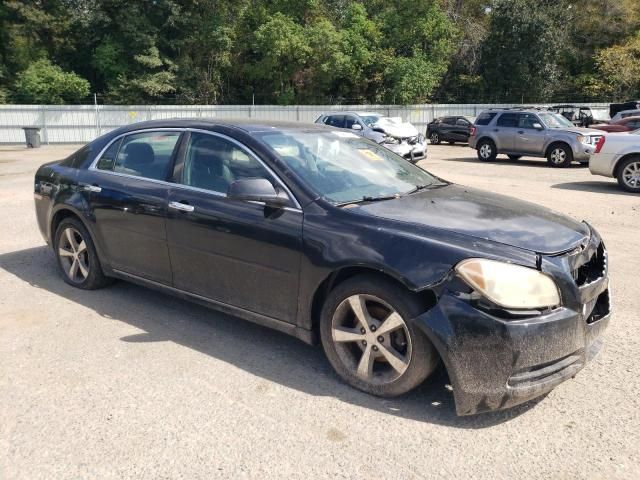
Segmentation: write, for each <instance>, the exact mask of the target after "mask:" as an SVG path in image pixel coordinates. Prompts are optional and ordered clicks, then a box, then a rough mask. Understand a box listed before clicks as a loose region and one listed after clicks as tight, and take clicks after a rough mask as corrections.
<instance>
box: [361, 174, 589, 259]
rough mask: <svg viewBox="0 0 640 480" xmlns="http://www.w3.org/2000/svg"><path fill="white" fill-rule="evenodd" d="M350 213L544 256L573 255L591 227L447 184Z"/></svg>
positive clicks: (520, 204)
mask: <svg viewBox="0 0 640 480" xmlns="http://www.w3.org/2000/svg"><path fill="white" fill-rule="evenodd" d="M351 211H352V212H354V213H356V212H358V213H360V214H365V215H371V216H375V217H379V218H385V219H389V220H395V221H400V222H407V223H411V224H416V225H420V226H425V227H429V228H434V229H440V230H449V231H452V232H456V233H460V234H464V235H469V236H471V237H476V238H481V239H484V240H489V241H493V242H499V243H502V244H506V245H511V246H513V247H517V248H522V249H526V250H529V251H532V252H536V253H541V254H555V253H560V252H564V251H568V250H571V249H573V248H575V247H576V246H578V245H579V244H580V243H581V242H583V241H584V240H585V238H588V237H589V235H590V230H589V227H588V226H587V224H585V223H580V222H577V221H575V220H573V219H571V218H569V217H566V216H564V215H561V214H559V213H556V212H554V211H552V210H549V209H547V208H544V207H540V206H538V205H534V204H532V203H529V202H524V201H521V200H516V199H514V198H511V197H506V196H503V195H497V194H494V193H491V192H486V191H482V190H476V189H472V188H468V187H463V186H459V185H453V184H448V185H446V186H443V187H437V188H432V189H426V190H423V191H421V192H417V193H414V194H411V195H406V196H403V197H399V198H397V199H393V200H386V201H379V202H371V203H363V204H359V208H354V209H352V210H351Z"/></svg>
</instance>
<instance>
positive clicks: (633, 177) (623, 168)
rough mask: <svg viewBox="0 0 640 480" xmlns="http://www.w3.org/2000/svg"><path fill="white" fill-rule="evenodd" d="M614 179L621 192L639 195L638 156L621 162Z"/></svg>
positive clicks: (639, 166)
mask: <svg viewBox="0 0 640 480" xmlns="http://www.w3.org/2000/svg"><path fill="white" fill-rule="evenodd" d="M616 178H617V179H618V185H620V187H622V189H623V190H626V191H627V192H632V193H640V155H634V156H632V157H629V158H627V159H625V160H623V161H622V163H620V165H619V166H618V173H617V175H616Z"/></svg>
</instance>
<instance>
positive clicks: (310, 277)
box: [35, 119, 610, 415]
mask: <svg viewBox="0 0 640 480" xmlns="http://www.w3.org/2000/svg"><path fill="white" fill-rule="evenodd" d="M35 207H36V216H37V222H38V226H39V228H40V231H41V232H42V235H43V236H44V238H45V240H46V241H47V243H49V245H51V246H52V247H53V253H54V255H55V258H56V262H57V265H58V267H59V269H60V273H61V275H62V277H63V279H64V280H65V281H66V282H67V283H69V284H70V285H72V286H74V287H77V288H80V289H87V290H88V289H95V288H99V287H102V286H105V285H107V284H108V283H109V281H110V279H112V278H118V279H121V280H126V281H130V282H133V283H137V284H140V285H144V286H147V287H150V288H154V289H158V290H160V291H163V292H166V293H169V294H172V295H177V296H179V297H182V298H185V299H189V300H193V301H195V302H198V303H200V304H203V305H206V306H209V307H212V308H214V309H218V310H222V311H224V312H228V313H230V314H233V315H235V316H237V317H240V318H243V319H246V320H250V321H253V322H256V323H259V324H261V325H265V326H268V327H271V328H275V329H277V330H280V331H282V332H285V333H288V334H291V335H294V336H295V337H297V338H299V339H301V340H303V341H305V342H309V343H314V342H315V341H316V340H317V339H318V338H319V340H320V341H321V342H322V345H323V347H324V350H325V352H326V354H327V357H328V359H329V361H330V363H331V365H332V366H333V367H334V368H335V370H336V372H337V373H338V375H339V376H340V377H342V378H343V379H344V380H345V381H346V382H347V383H349V384H350V385H352V386H354V387H355V388H358V389H361V390H363V391H365V392H369V393H372V394H375V395H381V396H395V395H399V394H402V393H404V392H407V391H409V390H411V389H412V388H414V387H416V386H417V385H418V384H420V383H421V382H422V381H423V380H424V379H425V378H427V377H428V376H429V375H430V374H431V372H432V371H433V370H434V368H435V367H436V365H437V364H438V362H439V361H440V360H442V361H443V362H444V366H445V368H446V370H447V372H448V375H449V377H450V380H451V385H452V387H453V393H454V397H455V404H456V409H457V412H458V413H459V414H462V415H464V414H472V413H477V412H481V411H485V410H495V409H500V408H506V407H510V406H512V405H515V404H518V403H521V402H524V401H526V400H529V399H531V398H533V397H537V396H539V395H543V394H544V393H546V392H548V391H550V390H551V389H553V388H554V387H555V386H557V385H558V384H560V383H561V382H563V381H564V380H566V379H569V378H572V377H573V376H574V375H576V373H577V372H578V371H579V370H581V369H582V368H583V367H584V365H585V363H586V362H587V360H589V359H591V358H592V357H593V355H595V354H596V353H597V352H598V350H599V348H600V346H601V344H602V340H601V334H602V332H603V331H604V329H605V328H606V326H607V324H608V322H609V320H610V305H609V293H608V285H609V275H608V270H607V265H608V263H607V260H606V259H607V251H606V249H605V246H604V243H603V242H602V240H601V238H600V236H599V235H598V233H597V232H596V230H595V229H594V228H593V227H591V226H590V225H588V224H587V223H585V222H577V221H574V220H572V219H570V218H568V217H565V216H563V215H560V214H557V213H554V212H552V211H550V210H547V209H545V208H542V207H538V206H536V205H533V204H530V203H527V202H523V201H519V200H516V199H512V198H508V197H504V196H500V195H496V194H493V193H490V192H483V191H480V190H475V189H472V188H468V187H462V186H458V185H454V184H451V183H448V182H446V181H444V180H442V179H439V178H437V177H435V176H433V175H430V174H429V173H427V172H426V171H424V170H422V169H420V168H418V167H416V166H414V165H412V164H411V163H409V162H407V161H405V160H403V159H402V158H401V157H399V156H398V155H396V154H394V153H393V152H391V151H389V150H388V149H386V148H383V147H381V146H380V145H379V144H377V143H375V142H372V141H370V140H367V139H364V138H362V137H359V136H357V135H355V134H353V133H351V132H345V131H340V130H337V129H335V128H328V127H325V126H321V125H305V124H299V123H278V122H267V123H259V122H257V121H241V122H230V121H229V122H227V121H217V122H216V121H206V120H180V119H173V120H157V121H149V122H143V123H138V124H133V125H128V126H126V127H122V128H120V129H118V130H115V131H112V132H110V133H108V134H106V135H103V136H101V137H99V138H98V139H96V140H94V141H93V142H91V143H90V144H88V145H87V146H85V147H83V148H82V149H80V150H79V151H78V152H76V153H74V154H72V155H71V156H69V157H68V158H67V159H65V160H62V161H54V162H50V163H47V164H45V165H43V166H42V167H40V168H39V169H38V171H37V173H36V175H35Z"/></svg>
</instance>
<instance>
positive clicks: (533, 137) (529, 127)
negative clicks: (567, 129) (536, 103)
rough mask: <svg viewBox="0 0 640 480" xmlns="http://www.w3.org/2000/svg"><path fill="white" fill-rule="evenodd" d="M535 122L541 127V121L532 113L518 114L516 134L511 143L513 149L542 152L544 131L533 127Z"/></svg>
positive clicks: (536, 153) (533, 153)
mask: <svg viewBox="0 0 640 480" xmlns="http://www.w3.org/2000/svg"><path fill="white" fill-rule="evenodd" d="M536 124H538V125H539V126H541V127H542V122H541V121H540V119H539V118H538V117H537V116H536V115H534V114H533V113H519V114H518V136H517V137H516V141H515V143H514V145H513V150H514V151H516V152H518V153H529V154H532V155H542V154H543V153H544V144H545V139H546V131H545V130H544V128H535V127H534V125H536Z"/></svg>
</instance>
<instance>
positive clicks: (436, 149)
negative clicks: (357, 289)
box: [0, 146, 640, 479]
mask: <svg viewBox="0 0 640 480" xmlns="http://www.w3.org/2000/svg"><path fill="white" fill-rule="evenodd" d="M75 148H76V147H73V146H49V147H43V148H41V149H39V150H29V151H28V150H26V149H24V148H22V147H8V146H4V147H1V146H0V200H1V202H2V213H1V214H0V292H1V293H0V478H2V479H13V478H21V479H38V478H43V479H51V478H132V477H134V478H154V479H155V478H186V479H198V478H212V477H221V478H234V479H235V478H245V477H247V478H305V479H312V478H320V477H346V478H402V479H405V478H438V479H441V478H471V477H473V478H487V479H497V478H521V479H524V478H536V479H539V478H554V479H568V478H571V479H573V478H593V479H605V478H606V479H614V478H620V479H633V478H640V414H639V413H638V412H639V411H640V380H639V378H640V375H639V373H640V368H639V367H640V345H639V342H638V339H639V338H640V333H639V332H640V329H639V324H638V322H640V319H639V318H638V313H637V312H638V310H639V307H640V295H639V294H638V288H639V287H640V282H639V281H638V274H639V273H640V256H639V255H638V251H639V248H638V242H639V241H640V229H639V227H640V196H637V195H636V196H634V195H632V194H627V193H624V192H622V191H621V190H619V189H618V187H617V184H616V183H615V181H613V180H611V179H605V178H602V177H592V176H591V175H590V174H589V171H588V169H585V168H582V167H579V166H575V167H573V168H569V169H563V170H557V169H551V168H547V167H546V162H544V161H543V160H541V159H530V160H529V159H523V160H519V161H518V162H510V161H507V160H506V159H504V160H502V161H499V162H496V163H493V164H481V163H479V162H478V161H477V160H476V158H475V152H474V151H472V150H470V149H469V148H468V147H466V146H431V147H430V150H429V158H428V159H427V160H424V161H422V162H421V165H422V166H423V167H424V168H426V169H428V170H430V171H431V172H433V173H435V174H437V175H439V176H441V177H444V178H446V179H448V180H451V181H454V182H457V183H462V184H466V185H470V186H475V187H479V188H485V189H488V190H492V191H495V192H498V193H503V194H507V195H512V196H514V197H519V198H522V199H526V200H530V201H533V202H537V203H539V204H542V205H545V206H547V207H551V208H554V209H556V210H558V211H560V212H562V213H565V214H568V215H571V216H573V217H575V218H578V219H583V218H584V219H586V220H587V221H589V222H590V223H591V224H593V225H594V226H595V227H596V228H597V229H598V230H599V231H600V233H601V234H602V236H603V238H604V239H605V241H606V242H607V246H608V249H609V252H610V259H611V277H612V285H613V295H614V296H613V299H614V307H615V313H614V316H613V318H612V321H611V325H610V327H609V329H608V330H607V332H606V344H605V348H604V350H603V351H602V353H601V354H600V355H599V357H597V358H596V360H594V362H592V363H591V364H589V365H588V366H587V367H586V368H585V369H584V370H583V371H582V372H581V373H580V374H578V376H577V377H576V378H575V379H574V380H570V381H568V382H566V383H564V384H562V385H561V386H560V387H558V388H556V389H555V390H554V391H553V392H551V393H550V394H549V395H548V396H546V397H545V398H543V399H542V400H539V401H536V402H531V403H529V404H526V405H524V406H521V407H517V408H515V409H512V410H509V411H505V412H498V413H491V414H483V415H479V416H475V417H461V418H459V417H456V416H455V413H454V408H453V400H452V396H451V393H450V392H448V391H447V390H446V388H445V384H446V381H447V380H446V375H445V374H444V373H443V372H442V371H440V372H439V373H437V374H436V375H435V377H434V378H432V379H430V380H428V381H427V382H426V383H425V384H424V385H423V386H422V387H420V388H419V389H418V390H417V391H415V392H412V393H411V394H410V395H408V396H406V397H403V398H400V399H394V400H382V399H378V398H375V397H371V396H368V395H366V394H363V393H360V392H358V391H356V390H353V389H351V388H349V387H347V386H346V385H344V384H343V383H341V382H340V381H339V380H338V378H337V377H336V375H334V374H333V372H332V370H331V368H330V366H329V364H328V362H327V361H326V360H325V358H324V356H323V353H322V350H321V349H320V348H319V347H309V346H307V345H304V344H303V343H301V342H299V341H297V340H295V339H293V338H289V337H287V336H285V335H283V334H280V333H277V332H273V331H270V330H267V329H265V328H262V327H259V326H255V325H252V324H249V323H246V322H243V321H241V320H238V319H234V318H232V317H229V316H225V315H221V314H219V313H216V312H213V311H210V310H207V309H205V308H202V307H199V306H196V305H192V304H189V303H187V302H184V301H181V300H177V299H174V298H171V297H168V296H164V295H161V294H159V293H156V292H153V291H150V290H146V289H144V288H141V287H137V286H133V285H130V284H127V283H124V282H119V283H117V284H115V285H114V286H112V287H110V288H107V289H104V290H100V291H93V292H84V291H79V290H76V289H73V288H72V287H70V286H67V285H66V284H65V283H64V282H63V281H62V279H61V278H60V277H59V276H58V274H57V272H56V270H55V265H54V259H53V254H52V252H51V251H50V250H49V249H48V248H47V247H46V246H45V244H44V242H43V240H42V238H41V237H40V234H39V232H38V229H37V226H36V222H35V214H34V209H33V200H32V192H33V174H34V172H35V170H36V168H37V167H38V165H39V164H41V163H43V162H45V161H48V160H54V159H57V158H62V157H64V156H66V154H68V153H70V152H71V151H73V150H74V149H75Z"/></svg>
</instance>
